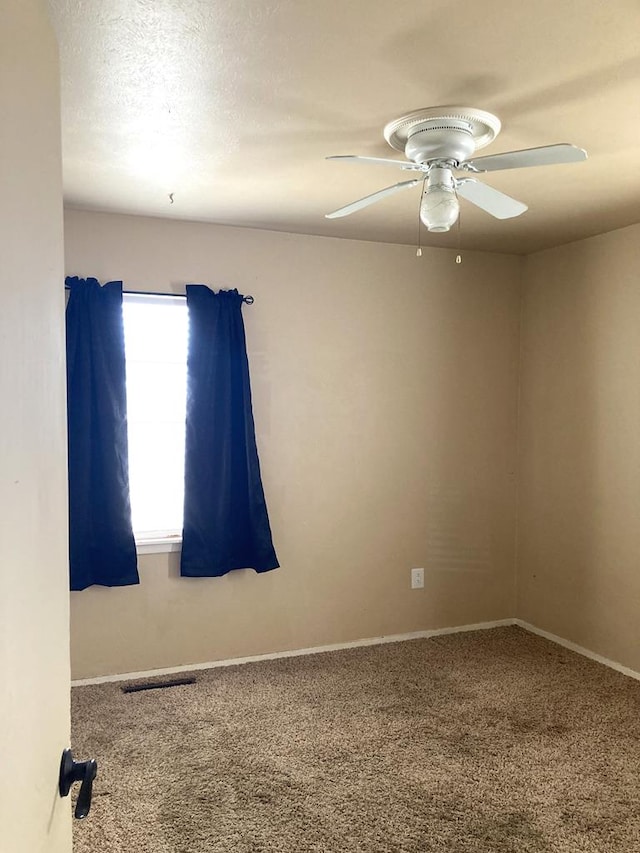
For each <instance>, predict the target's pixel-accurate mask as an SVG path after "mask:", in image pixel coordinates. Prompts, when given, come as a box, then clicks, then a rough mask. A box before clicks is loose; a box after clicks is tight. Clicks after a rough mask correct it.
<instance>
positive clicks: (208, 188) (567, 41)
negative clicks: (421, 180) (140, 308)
mask: <svg viewBox="0 0 640 853" xmlns="http://www.w3.org/2000/svg"><path fill="white" fill-rule="evenodd" d="M50 7H51V12H52V18H53V21H54V25H55V27H56V30H57V32H58V37H59V42H60V53H61V63H62V112H63V156H64V183H65V197H66V202H67V204H69V205H71V206H75V207H82V208H91V209H98V210H108V211H117V212H122V213H134V214H146V215H153V216H168V217H179V218H185V219H198V220H206V221H211V222H219V223H227V224H234V225H243V226H250V227H256V228H267V229H274V230H281V231H292V232H298V233H305V234H320V235H327V236H335V237H349V238H355V239H363V240H380V241H385V242H394V243H407V244H412V243H414V242H415V240H416V230H417V213H418V203H419V198H420V190H419V188H415V189H412V190H408V191H406V192H404V193H399V194H398V195H397V196H394V197H392V198H388V199H385V200H383V201H381V202H380V203H379V204H376V205H374V206H372V207H369V208H367V209H366V210H363V211H361V212H358V213H355V214H353V215H352V216H349V217H345V218H343V219H338V220H333V221H330V220H327V219H325V218H324V214H325V213H327V212H329V211H331V210H334V209H335V208H337V207H340V206H342V205H344V204H346V203H348V202H350V201H353V200H355V199H357V198H359V197H361V196H364V195H368V194H369V193H371V192H374V191H375V190H377V189H380V188H382V187H385V186H388V185H390V184H394V183H396V182H397V181H399V180H403V179H405V178H406V177H408V176H407V173H403V172H399V171H396V170H394V169H393V168H392V167H390V168H386V167H381V166H375V165H373V166H372V165H366V166H365V165H354V164H351V165H348V164H344V163H332V162H325V161H324V157H325V156H326V155H329V154H364V155H368V156H378V157H398V158H401V156H402V155H401V154H399V153H397V152H394V151H393V150H392V149H391V148H389V146H388V145H387V144H386V142H385V141H384V139H383V137H382V128H383V126H384V125H385V124H386V123H387V122H388V121H390V120H391V119H393V118H395V117H397V116H399V115H401V114H403V113H407V112H411V111H413V110H415V109H418V108H420V107H428V106H434V105H438V104H460V105H462V106H470V107H476V108H479V109H484V110H489V111H490V112H493V113H495V114H496V115H498V117H499V118H500V119H501V121H502V133H501V134H500V135H499V137H498V138H497V139H496V140H495V142H493V143H492V145H491V146H489V147H488V148H485V149H483V150H482V152H481V154H483V155H484V154H492V153H497V152H500V151H507V150H510V149H518V148H528V147H534V146H539V145H547V144H551V143H555V142H571V143H574V144H575V145H578V146H580V147H582V148H586V149H587V151H588V154H589V160H588V161H587V162H585V163H579V164H570V165H563V166H546V167H539V168H535V169H519V170H513V171H508V172H502V173H497V172H494V173H491V174H487V175H486V176H483V177H482V180H483V181H485V182H486V183H488V184H491V185H492V186H494V187H496V188H498V189H500V190H502V191H503V192H506V193H508V194H509V195H512V196H514V197H515V198H517V199H519V200H521V201H524V202H525V203H526V204H528V205H529V211H528V212H527V213H525V214H524V215H523V216H521V217H519V218H518V219H511V220H504V221H498V220H495V219H493V218H492V217H490V216H488V215H487V214H485V213H483V212H482V211H480V210H478V209H476V208H474V207H472V206H471V205H469V204H468V203H465V202H462V213H461V241H462V245H463V246H464V247H467V248H476V249H486V250H491V251H500V252H521V253H525V252H530V251H535V250H537V249H541V248H545V247H549V246H555V245H559V244H561V243H566V242H569V241H571V240H576V239H579V238H582V237H585V236H589V235H592V234H597V233H601V232H604V231H609V230H612V229H614V228H619V227H622V226H624V225H628V224H631V223H633V222H638V221H640V158H639V157H638V152H639V145H638V140H639V137H640V4H639V3H638V0H610V2H608V3H605V2H603V0H537V2H535V3H528V4H523V3H517V2H513V0H459V2H457V3H451V2H447V1H446V0H396V2H395V3H393V4H391V3H389V2H385V3H382V2H376V0H373V2H372V0H325V2H320V0H313V2H312V0H233V2H229V0H107V2H105V0H51V2H50ZM170 194H173V199H174V202H173V204H172V203H171V201H170V197H169V195H170ZM456 239H457V234H456V233H455V232H453V231H452V232H450V233H449V234H444V235H442V234H440V235H436V234H429V233H428V232H427V231H426V230H424V229H423V236H422V241H423V245H432V246H455V245H456Z"/></svg>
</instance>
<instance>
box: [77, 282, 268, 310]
mask: <svg viewBox="0 0 640 853" xmlns="http://www.w3.org/2000/svg"><path fill="white" fill-rule="evenodd" d="M64 289H65V290H71V288H70V287H69V285H68V284H65V286H64ZM122 292H123V293H130V294H131V295H132V296H174V297H177V298H178V299H186V298H187V294H186V293H167V292H166V291H164V292H162V291H159V290H123V291H122ZM242 301H243V302H244V303H245V304H246V305H253V302H254V299H253V296H243V297H242Z"/></svg>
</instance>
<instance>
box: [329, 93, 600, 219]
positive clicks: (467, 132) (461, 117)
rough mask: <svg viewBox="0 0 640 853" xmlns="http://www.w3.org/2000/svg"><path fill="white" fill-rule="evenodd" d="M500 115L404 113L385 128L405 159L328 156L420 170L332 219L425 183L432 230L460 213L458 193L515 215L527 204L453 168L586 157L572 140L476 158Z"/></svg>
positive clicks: (494, 211) (423, 212)
mask: <svg viewBox="0 0 640 853" xmlns="http://www.w3.org/2000/svg"><path fill="white" fill-rule="evenodd" d="M500 129H501V123H500V119H498V118H497V116H494V115H492V114H491V113H488V112H486V111H485V110H478V109H474V108H472V107H428V108H425V109H420V110H416V111H414V112H412V113H408V114H407V115H403V116H400V118H397V119H394V120H393V121H391V122H389V123H388V124H387V125H386V126H385V128H384V138H385V139H386V141H387V142H388V144H389V145H390V146H391V147H392V148H394V149H396V151H402V152H403V153H404V155H405V157H406V158H407V159H406V160H396V159H392V158H383V157H360V156H358V155H354V154H347V155H337V156H332V157H327V158H326V159H327V160H348V161H352V162H356V163H370V164H379V165H384V166H396V167H399V168H400V169H402V170H403V171H409V172H418V173H419V175H420V177H418V176H417V175H416V177H414V178H413V179H412V180H408V181H401V182H400V183H398V184H394V185H393V186H390V187H385V188H384V189H382V190H378V191H377V192H375V193H372V194H371V195H368V196H365V197H364V198H361V199H358V201H354V202H351V203H350V204H347V205H345V206H344V207H341V208H338V210H334V211H333V213H328V214H326V217H327V219H335V218H338V217H341V216H347V215H349V214H351V213H355V212H356V211H357V210H361V209H362V208H364V207H368V206H369V205H370V204H374V203H375V202H377V201H379V200H381V199H383V198H385V197H386V196H389V195H394V194H395V193H396V192H400V191H401V190H404V189H410V188H411V187H414V186H417V185H418V184H423V194H422V201H421V205H420V218H421V219H422V221H423V222H424V224H425V225H426V226H427V228H428V229H429V231H448V230H449V229H450V228H451V226H452V225H453V224H454V223H455V222H456V220H457V219H458V215H459V204H458V197H460V198H464V199H465V200H467V201H469V202H471V203H472V204H475V205H476V206H477V207H480V208H481V209H482V210H484V211H486V212H487V213H489V214H491V215H492V216H494V217H495V218H497V219H511V218H513V217H515V216H520V214H522V213H524V212H525V211H526V210H527V205H526V204H523V203H522V202H520V201H516V199H513V198H511V197H510V196H508V195H506V194H505V193H501V192H500V191H499V190H496V189H494V188H493V187H490V186H488V185H487V184H482V183H480V182H478V181H477V179H475V178H471V177H461V178H458V177H456V176H455V175H454V172H456V171H458V172H466V173H471V174H480V173H482V172H494V171H499V170H504V169H516V168H523V167H528V166H548V165H553V164H556V163H575V162H578V161H580V160H586V159H587V153H586V151H584V150H583V149H582V148H578V147H576V146H575V145H570V144H568V143H560V144H556V145H544V146H542V147H540V148H527V149H524V150H521V151H507V152H505V153H503V154H493V155H489V156H486V157H473V155H474V154H475V152H476V151H477V150H478V149H480V148H484V146H486V145H489V144H490V143H491V142H493V140H494V139H495V138H496V136H497V135H498V134H499V133H500Z"/></svg>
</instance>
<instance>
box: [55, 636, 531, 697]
mask: <svg viewBox="0 0 640 853" xmlns="http://www.w3.org/2000/svg"><path fill="white" fill-rule="evenodd" d="M515 624H516V620H515V619H499V620H497V621H495V622H478V623H477V624H474V625H457V626H455V627H453V628H435V629H434V630H432V631H413V632H411V633H409V634H388V635H386V636H382V637H366V638H364V639H362V640H352V641H351V642H348V643H332V644H331V645H328V646H313V647H312V648H308V649H291V650H289V651H282V652H272V653H270V654H265V655H251V656H250V657H244V658H229V659H228V660H217V661H209V662H207V663H188V664H184V665H182V666H169V667H164V668H162V669H149V670H146V671H144V672H125V673H122V674H119V675H99V676H96V677H94V678H78V679H74V680H73V681H72V682H71V686H72V687H85V686H87V685H89V684H105V683H107V682H111V681H132V680H134V679H138V678H153V677H154V676H157V675H173V674H174V673H177V672H194V671H196V670H199V669H216V668H217V667H222V666H237V665H238V664H242V663H255V662H257V661H262V660H276V659H278V658H293V657H300V656H301V655H317V654H322V653H323V652H336V651H340V650H341V649H356V648H359V647H361V646H379V645H382V644H383V643H402V642H405V641H406V640H421V639H423V638H425V637H438V636H441V635H443V634H460V633H462V632H465V631H486V630H488V629H490V628H501V627H503V626H505V625H515ZM521 627H523V628H524V627H526V626H525V624H524V623H522V625H521Z"/></svg>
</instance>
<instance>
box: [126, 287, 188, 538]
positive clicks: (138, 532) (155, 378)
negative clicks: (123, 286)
mask: <svg viewBox="0 0 640 853" xmlns="http://www.w3.org/2000/svg"><path fill="white" fill-rule="evenodd" d="M123 319H124V336H125V354H126V368H127V417H128V425H129V485H130V496H131V516H132V523H133V532H134V535H135V537H136V541H137V542H138V543H139V544H140V543H145V542H146V543H150V542H154V541H155V542H157V540H159V539H163V540H164V539H168V538H171V537H173V538H175V539H179V537H180V534H181V533H182V513H183V502H184V441H185V412H186V387H187V346H188V313H187V301H186V299H185V298H184V297H177V296H155V295H148V296H147V295H142V294H124V296H123Z"/></svg>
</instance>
